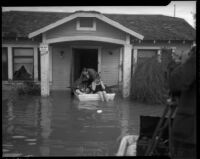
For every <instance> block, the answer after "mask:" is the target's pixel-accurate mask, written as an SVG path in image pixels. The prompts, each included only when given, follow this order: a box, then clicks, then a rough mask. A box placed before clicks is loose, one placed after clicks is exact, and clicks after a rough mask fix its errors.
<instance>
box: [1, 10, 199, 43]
mask: <svg viewBox="0 0 200 159" xmlns="http://www.w3.org/2000/svg"><path fill="white" fill-rule="evenodd" d="M95 13H98V12H95ZM71 14H73V13H63V12H27V11H26V12H25V11H9V12H3V13H2V36H3V37H16V36H17V37H27V36H28V34H29V33H31V32H33V31H36V30H38V29H40V28H42V27H45V26H47V25H49V24H51V23H54V22H56V21H57V20H60V19H62V18H65V17H67V16H69V15H71ZM99 14H100V13H99ZM103 15H104V16H106V17H108V18H110V19H112V20H114V21H116V22H118V23H120V24H122V25H124V26H125V27H127V28H129V29H131V30H133V31H135V32H137V33H139V34H142V35H143V36H144V40H195V38H196V31H195V29H194V28H192V26H190V25H189V24H188V23H187V22H186V21H185V20H184V19H181V18H174V17H169V16H164V15H131V14H103Z"/></svg>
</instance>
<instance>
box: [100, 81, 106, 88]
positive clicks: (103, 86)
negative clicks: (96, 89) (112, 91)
mask: <svg viewBox="0 0 200 159" xmlns="http://www.w3.org/2000/svg"><path fill="white" fill-rule="evenodd" d="M101 87H102V88H103V89H104V90H105V88H106V87H105V85H104V84H103V81H101Z"/></svg>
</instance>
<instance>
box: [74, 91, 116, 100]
mask: <svg viewBox="0 0 200 159" xmlns="http://www.w3.org/2000/svg"><path fill="white" fill-rule="evenodd" d="M74 94H75V96H76V97H77V98H78V99H79V100H80V101H97V100H100V96H99V95H98V94H78V93H76V92H74ZM107 98H108V100H114V98H115V93H107Z"/></svg>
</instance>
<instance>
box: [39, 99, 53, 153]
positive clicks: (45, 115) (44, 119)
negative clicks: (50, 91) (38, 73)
mask: <svg viewBox="0 0 200 159" xmlns="http://www.w3.org/2000/svg"><path fill="white" fill-rule="evenodd" d="M40 104H41V106H40V107H41V119H40V120H41V122H40V126H41V136H42V141H43V142H42V145H41V146H40V152H41V155H42V156H49V154H50V147H49V146H50V145H48V144H46V143H48V141H49V139H48V138H49V136H50V134H51V131H52V130H51V115H52V103H51V102H50V99H49V98H41V100H40Z"/></svg>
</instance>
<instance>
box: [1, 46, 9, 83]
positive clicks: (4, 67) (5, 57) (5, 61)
mask: <svg viewBox="0 0 200 159" xmlns="http://www.w3.org/2000/svg"><path fill="white" fill-rule="evenodd" d="M1 64H2V74H1V77H2V80H3V81H6V80H8V48H6V47H3V48H2V63H1Z"/></svg>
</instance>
